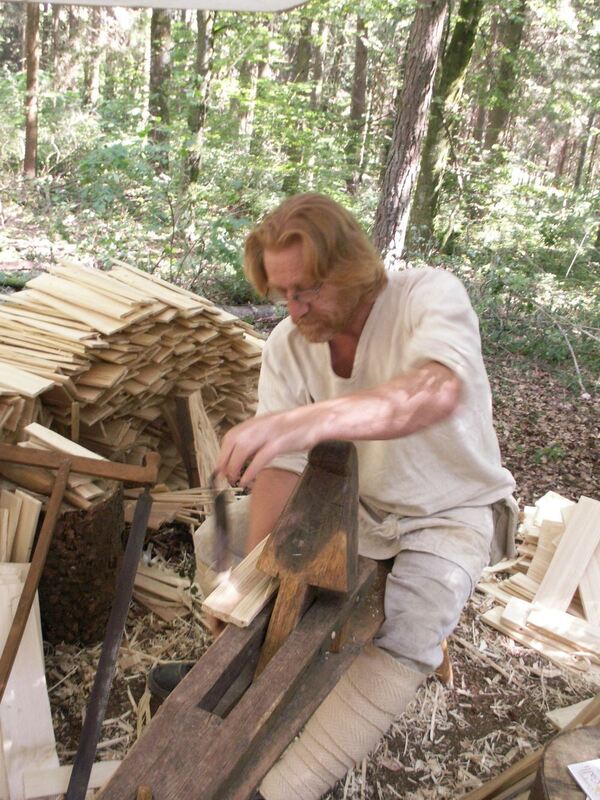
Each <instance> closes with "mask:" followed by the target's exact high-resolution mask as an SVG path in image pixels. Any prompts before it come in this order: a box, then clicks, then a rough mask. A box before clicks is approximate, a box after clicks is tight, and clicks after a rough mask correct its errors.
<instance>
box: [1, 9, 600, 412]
mask: <svg viewBox="0 0 600 800" xmlns="http://www.w3.org/2000/svg"><path fill="white" fill-rule="evenodd" d="M596 12H597V6H596V3H595V0H507V2H498V3H494V2H490V0H462V2H460V3H458V2H455V3H449V2H447V0H428V2H425V3H421V4H418V3H415V2H414V0H397V1H396V2H386V1H385V0H353V2H350V1H349V0H310V2H308V3H307V4H306V5H304V6H301V7H299V8H297V9H295V10H293V11H290V12H282V13H278V14H274V15H264V14H248V13H233V12H206V11H198V12H196V11H171V12H168V11H164V10H158V9H155V10H152V11H149V10H140V9H135V10H134V9H124V8H102V7H95V8H83V7H76V6H68V5H62V6H58V5H52V6H50V5H45V6H40V5H37V4H32V3H28V4H25V3H4V4H2V5H0V70H1V80H0V188H1V191H2V206H0V215H1V212H2V208H4V209H6V208H8V207H11V208H15V207H18V208H20V209H21V210H22V211H23V213H25V214H26V215H29V217H28V218H29V219H31V220H32V221H35V224H36V226H38V227H39V226H41V227H42V228H43V230H44V231H45V232H46V233H47V235H48V236H49V237H50V238H51V239H53V240H56V241H63V242H64V241H67V242H70V243H72V244H74V245H75V246H76V249H77V254H78V256H79V257H80V258H83V259H84V260H88V261H89V262H90V263H94V264H96V265H97V266H100V267H103V266H106V267H108V266H109V265H110V261H111V258H121V259H123V260H126V261H128V262H130V263H133V264H135V265H136V266H139V267H141V268H144V269H148V270H150V271H158V272H159V273H160V274H162V275H163V276H164V277H166V278H167V279H169V280H173V281H175V282H177V283H180V284H181V285H183V286H186V287H188V288H191V289H193V290H195V291H198V292H200V293H203V294H205V295H207V296H208V297H209V298H211V299H213V300H215V301H217V302H221V303H225V304H229V305H231V304H243V303H248V302H249V303H252V302H254V301H256V298H255V297H254V296H253V295H252V292H251V290H250V289H249V287H248V285H247V284H246V282H245V280H244V278H243V273H242V270H241V258H240V254H241V249H242V245H243V239H244V237H245V235H246V233H247V232H248V230H249V229H250V227H252V226H253V225H254V224H255V223H256V221H257V220H259V219H260V218H261V217H262V216H263V215H264V214H265V213H266V212H267V211H268V210H270V209H271V208H272V207H274V206H275V205H276V204H277V203H278V202H279V201H280V200H281V199H282V198H283V197H284V196H286V195H289V194H292V193H294V192H297V191H321V192H325V193H327V194H329V195H331V196H332V197H334V198H335V199H337V200H339V201H340V202H341V203H342V204H344V205H345V206H346V207H348V208H349V209H351V210H352V211H353V212H354V213H355V214H356V215H357V216H358V217H359V219H360V220H361V221H362V222H363V223H364V225H365V227H366V228H367V229H368V230H369V231H370V232H372V233H373V236H374V239H375V242H376V243H377V244H378V246H379V247H380V249H381V250H382V252H383V253H384V255H385V257H386V263H387V265H388V266H390V267H391V268H402V267H403V266H405V265H406V263H410V264H411V265H421V264H432V265H438V266H443V267H445V268H447V269H451V270H452V271H453V272H455V273H456V274H458V275H459V276H460V277H461V278H462V279H463V280H464V281H465V283H466V284H467V287H468V289H469V291H470V293H471V297H472V299H473V302H474V304H475V307H476V310H477V311H478V313H479V315H480V319H481V324H482V328H483V338H484V342H485V343H486V347H487V348H488V349H489V348H502V349H503V350H504V351H506V350H508V351H510V352H515V353H521V354H525V355H527V356H530V357H533V358H535V359H537V360H539V361H541V362H543V363H544V364H550V365H553V366H554V367H555V368H556V370H557V372H558V374H559V376H560V378H561V380H563V381H564V382H566V383H567V384H568V385H569V386H571V387H572V389H573V390H574V391H575V392H576V393H578V394H579V396H580V397H583V398H584V399H586V400H589V399H590V395H593V394H594V393H595V392H596V391H597V388H598V385H599V377H598V364H599V359H598V343H599V342H600V288H599V283H598V280H597V276H598V270H599V266H600V221H599V218H600V214H599V213H598V212H599V211H600V146H599V143H598V134H599V128H600V124H599V123H600V19H599V18H598V14H597V13H596ZM430 100H431V101H430ZM26 117H27V125H26V124H25V118H26ZM417 176H418V180H417ZM3 280H4V281H5V282H11V281H12V282H15V281H16V282H17V283H18V281H19V276H18V275H16V276H15V275H14V274H13V275H11V276H10V277H8V276H4V279H3Z"/></svg>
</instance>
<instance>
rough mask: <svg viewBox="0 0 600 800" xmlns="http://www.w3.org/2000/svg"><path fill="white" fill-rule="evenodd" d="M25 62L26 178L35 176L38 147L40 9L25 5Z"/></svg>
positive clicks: (35, 6)
mask: <svg viewBox="0 0 600 800" xmlns="http://www.w3.org/2000/svg"><path fill="white" fill-rule="evenodd" d="M25 39H26V62H27V93H26V96H25V158H24V160H23V172H24V174H25V175H26V176H27V177H28V178H35V176H36V174H37V145H38V72H39V66H40V7H39V4H38V3H27V25H26V32H25Z"/></svg>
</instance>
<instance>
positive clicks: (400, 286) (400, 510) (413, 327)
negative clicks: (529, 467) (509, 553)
mask: <svg viewBox="0 0 600 800" xmlns="http://www.w3.org/2000/svg"><path fill="white" fill-rule="evenodd" d="M429 361H438V362H440V363H442V364H444V365H445V366H447V367H448V368H449V369H451V370H452V371H453V372H454V373H455V374H456V375H457V376H458V377H459V378H460V380H461V383H462V391H461V396H460V400H459V404H458V407H457V408H456V410H455V411H454V413H453V414H452V415H451V416H450V417H448V418H447V419H445V420H443V421H441V422H437V423H435V424H433V425H430V426H429V427H427V428H425V429H423V430H420V431H418V432H416V433H412V434H410V435H408V436H403V437H400V438H398V439H389V440H380V441H357V442H355V445H356V449H357V452H358V464H359V495H360V498H361V502H362V503H363V505H365V506H367V508H368V509H370V510H371V511H372V512H374V516H375V518H378V519H383V518H386V517H387V515H389V517H390V518H392V519H393V520H395V524H396V534H397V535H398V534H401V533H405V532H408V531H409V530H415V529H416V528H419V527H429V525H428V524H427V522H425V520H426V519H427V521H429V520H431V519H432V518H434V519H439V518H448V517H450V518H453V520H454V524H456V522H460V521H462V518H463V517H464V516H465V515H467V517H469V518H470V519H473V514H475V517H476V516H477V509H479V510H481V511H483V508H484V507H486V510H487V509H489V506H490V505H491V504H492V503H494V502H495V501H497V500H501V499H502V498H505V497H507V496H508V495H510V494H511V492H512V491H513V489H514V480H513V478H512V475H511V474H510V472H509V471H508V470H506V469H505V468H503V467H502V465H501V461H500V450H499V447H498V440H497V438H496V433H495V431H494V428H493V422H492V400H491V392H490V386H489V381H488V378H487V374H486V371H485V366H484V363H483V358H482V354H481V340H480V336H479V324H478V320H477V316H476V314H475V312H474V311H473V308H472V306H471V303H470V301H469V298H468V296H467V293H466V291H465V288H464V287H463V285H462V283H461V282H460V281H459V280H458V279H457V278H456V277H455V276H454V275H452V274H451V273H449V272H446V271H444V270H441V269H432V268H423V269H411V270H407V271H405V272H395V273H390V274H389V276H388V284H387V286H386V287H385V288H384V289H383V291H382V292H381V293H380V294H379V296H378V297H377V299H376V300H375V304H374V305H373V308H372V309H371V312H370V314H369V317H368V318H367V321H366V323H365V326H364V328H363V331H362V333H361V336H360V340H359V342H358V347H357V350H356V356H355V359H354V365H353V369H352V375H351V376H350V377H349V378H341V377H339V376H338V375H336V374H335V373H334V371H333V369H332V366H331V359H330V352H329V345H328V344H327V343H310V342H308V341H306V339H305V338H304V337H303V336H302V334H301V333H300V331H299V330H298V329H297V328H296V326H295V325H294V323H293V322H292V320H291V319H290V318H289V317H287V318H286V319H284V320H283V321H282V322H281V323H279V325H278V326H277V327H276V328H275V329H274V330H273V332H272V333H271V335H270V337H269V339H268V341H267V343H266V345H265V349H264V353H263V362H262V369H261V374H260V381H259V404H258V410H257V414H268V413H274V412H278V411H284V410H288V409H292V408H296V407H298V406H303V405H307V404H309V403H316V402H319V401H321V400H328V399H330V398H336V397H343V396H345V395H350V394H354V393H356V392H359V391H363V390H365V389H370V388H373V387H375V386H377V385H378V384H381V383H384V382H386V381H389V380H391V379H392V378H395V377H397V376H398V375H400V374H402V373H403V372H406V371H407V370H409V369H411V368H414V367H419V366H421V365H423V364H425V363H427V362H429ZM306 458H307V456H306V453H291V454H287V455H282V456H278V457H277V458H275V459H274V460H273V461H272V462H271V464H270V466H272V467H278V468H280V469H286V470H290V471H292V472H296V473H298V474H300V473H301V472H302V470H303V469H304V467H305V465H306ZM460 509H464V512H460V511H459V510H460ZM390 518H388V523H390V522H392V519H390ZM464 522H465V523H467V524H468V520H467V519H464ZM422 523H425V524H424V525H423V524H422ZM470 524H471V525H472V524H473V522H471V523H470ZM398 526H399V527H398ZM387 527H388V529H389V527H390V525H389V524H388V525H387ZM475 527H478V526H475ZM380 533H381V534H382V535H383V537H384V539H387V540H388V541H387V544H384V545H383V546H380V547H377V546H366V542H365V541H363V546H361V548H360V550H361V552H362V553H363V554H364V555H371V556H373V557H376V558H384V557H388V556H392V555H395V554H396V553H397V552H399V550H400V549H402V548H401V547H400V546H398V545H397V543H396V544H393V543H392V541H391V539H393V538H396V537H395V536H393V535H392V534H393V532H392V530H388V532H387V534H386V533H385V531H381V532H380ZM380 538H381V537H380ZM486 538H487V537H486ZM363 539H364V535H363ZM488 544H489V542H488ZM419 549H421V548H419ZM423 549H427V550H430V548H429V547H426V546H425V542H423ZM444 549H445V548H444ZM434 551H437V552H439V548H437V547H436V548H434ZM440 554H442V553H440ZM444 555H446V553H444Z"/></svg>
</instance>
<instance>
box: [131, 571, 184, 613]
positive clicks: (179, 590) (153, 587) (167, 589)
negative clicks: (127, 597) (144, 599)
mask: <svg viewBox="0 0 600 800" xmlns="http://www.w3.org/2000/svg"><path fill="white" fill-rule="evenodd" d="M134 586H135V588H136V589H138V590H141V591H143V592H148V593H149V594H151V595H154V596H155V598H156V599H157V600H159V599H160V600H167V601H169V602H171V603H176V604H178V603H181V604H182V605H186V600H187V598H186V597H185V593H184V590H183V587H181V586H172V585H171V584H169V583H165V582H164V581H160V580H156V579H155V578H153V577H149V576H147V575H142V574H141V573H140V572H138V573H137V574H136V576H135V583H134Z"/></svg>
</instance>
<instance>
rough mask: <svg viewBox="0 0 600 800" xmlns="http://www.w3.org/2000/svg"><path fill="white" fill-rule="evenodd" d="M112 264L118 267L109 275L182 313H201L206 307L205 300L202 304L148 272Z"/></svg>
mask: <svg viewBox="0 0 600 800" xmlns="http://www.w3.org/2000/svg"><path fill="white" fill-rule="evenodd" d="M114 263H115V264H118V265H119V266H117V267H115V268H114V269H112V270H111V272H110V274H111V275H114V276H115V277H116V278H118V279H119V280H120V281H123V283H125V284H127V285H128V286H133V287H134V288H136V289H139V290H141V291H144V292H146V293H147V294H148V295H149V296H150V297H155V298H156V299H157V300H160V301H161V302H163V303H167V304H168V305H170V306H174V307H175V308H178V309H181V310H182V311H188V312H190V311H191V312H196V313H202V311H203V308H205V307H206V304H207V301H206V300H204V301H203V302H202V301H201V299H200V298H199V297H198V296H197V295H192V294H191V292H190V293H187V292H186V291H185V290H182V289H181V288H180V287H179V286H175V285H174V284H172V283H168V282H167V281H165V280H163V279H162V278H159V277H157V276H155V275H150V274H149V273H148V272H143V271H142V270H140V269H136V268H135V267H132V266H130V265H129V264H124V263H123V262H121V261H117V260H116V259H115V260H114Z"/></svg>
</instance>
